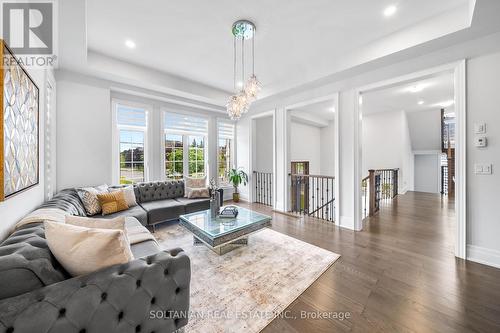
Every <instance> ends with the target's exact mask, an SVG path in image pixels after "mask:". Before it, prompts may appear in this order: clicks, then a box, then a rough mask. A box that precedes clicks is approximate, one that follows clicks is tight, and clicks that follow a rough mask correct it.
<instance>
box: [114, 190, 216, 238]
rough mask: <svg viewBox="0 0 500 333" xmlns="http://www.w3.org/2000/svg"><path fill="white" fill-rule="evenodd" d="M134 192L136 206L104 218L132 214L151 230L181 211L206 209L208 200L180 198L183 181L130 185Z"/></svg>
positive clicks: (191, 211) (183, 212) (175, 217)
mask: <svg viewBox="0 0 500 333" xmlns="http://www.w3.org/2000/svg"><path fill="white" fill-rule="evenodd" d="M118 187H123V186H113V187H112V188H118ZM134 191H135V197H136V200H137V203H138V205H137V206H135V207H132V208H131V209H128V210H125V211H121V212H118V213H115V214H111V215H107V216H105V217H106V218H113V217H116V216H121V215H126V216H133V217H135V218H137V219H138V220H139V221H140V222H141V223H142V224H143V225H145V226H148V227H150V228H151V229H152V231H153V232H154V230H155V226H156V225H157V224H159V223H163V222H166V221H171V220H176V219H178V218H179V216H180V215H182V214H188V213H193V212H197V211H201V210H206V209H209V208H210V199H208V198H201V199H188V198H184V181H183V180H171V181H163V182H147V183H138V184H135V185H134ZM223 197H224V194H223V191H222V189H220V190H219V198H220V200H221V202H222V198H223Z"/></svg>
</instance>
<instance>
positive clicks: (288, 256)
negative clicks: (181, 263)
mask: <svg viewBox="0 0 500 333" xmlns="http://www.w3.org/2000/svg"><path fill="white" fill-rule="evenodd" d="M154 235H155V237H156V238H157V239H158V241H159V242H160V244H161V246H162V248H164V249H169V248H174V247H181V248H183V249H184V251H185V252H186V253H187V254H188V255H189V257H190V259H191V306H190V319H189V324H188V326H187V327H186V332H188V333H192V332H200V333H211V332H214V333H215V332H259V331H261V330H262V329H263V328H264V327H265V326H266V325H267V324H268V323H270V322H271V321H272V320H273V319H274V318H275V316H277V315H278V314H280V313H281V312H282V311H283V310H284V309H286V307H287V306H288V305H290V304H291V303H292V302H293V301H294V300H295V299H296V298H297V297H298V296H299V295H300V294H301V293H302V292H304V291H305V290H306V289H307V287H309V286H310V285H311V284H312V283H313V282H314V281H315V280H316V279H317V278H318V277H319V276H320V275H321V274H322V273H323V272H324V271H325V270H326V269H327V268H328V267H330V266H331V265H332V264H333V263H334V262H335V261H336V260H337V259H338V258H339V257H340V256H339V255H338V254H336V253H333V252H330V251H327V250H324V249H321V248H319V247H316V246H314V245H311V244H308V243H305V242H302V241H300V240H297V239H295V238H292V237H289V236H286V235H284V234H281V233H279V232H276V231H273V230H271V229H267V228H266V229H263V230H261V231H259V232H257V233H254V234H252V235H250V238H249V244H248V246H246V247H241V248H238V249H236V250H234V251H232V252H229V253H227V254H225V255H222V256H219V255H217V254H215V253H214V252H213V251H211V250H210V249H208V248H207V247H206V246H204V245H193V236H192V234H191V233H189V232H188V231H187V230H185V229H184V228H183V227H181V226H179V225H170V226H165V227H163V228H161V229H159V230H157V231H156V233H155V234H154Z"/></svg>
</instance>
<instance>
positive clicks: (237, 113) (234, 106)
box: [227, 20, 261, 120]
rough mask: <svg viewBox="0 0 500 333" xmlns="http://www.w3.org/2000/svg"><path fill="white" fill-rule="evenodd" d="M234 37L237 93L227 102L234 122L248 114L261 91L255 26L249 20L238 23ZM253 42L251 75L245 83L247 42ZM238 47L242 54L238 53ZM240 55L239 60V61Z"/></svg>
mask: <svg viewBox="0 0 500 333" xmlns="http://www.w3.org/2000/svg"><path fill="white" fill-rule="evenodd" d="M232 33H233V37H234V48H233V50H234V54H233V60H234V63H233V78H234V82H233V84H234V90H235V91H236V93H235V94H234V95H232V96H231V97H229V101H228V102H227V113H228V115H229V117H231V119H233V120H237V119H240V117H241V116H242V115H243V114H245V113H247V112H248V109H249V107H250V104H251V103H252V102H253V101H255V100H256V99H257V94H258V93H259V91H260V89H261V84H260V82H259V80H257V76H255V38H254V37H255V25H254V24H253V23H252V22H250V21H247V20H240V21H236V22H234V24H233V29H232ZM246 40H251V41H252V44H251V51H252V58H251V60H252V62H251V66H252V67H251V68H252V69H251V75H250V77H249V78H248V80H246V82H245V69H246V68H248V66H249V65H248V64H246V62H245V60H246V59H248V57H246V58H245V51H246V50H245V41H246ZM238 45H239V48H240V51H241V52H237V49H238ZM238 55H239V58H240V59H238ZM238 74H240V75H241V81H240V82H238V81H237V77H239V76H238Z"/></svg>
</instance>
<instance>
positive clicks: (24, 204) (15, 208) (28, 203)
mask: <svg viewBox="0 0 500 333" xmlns="http://www.w3.org/2000/svg"><path fill="white" fill-rule="evenodd" d="M28 73H29V74H30V76H31V77H32V78H33V80H34V81H35V83H36V85H37V86H38V88H39V90H40V99H39V103H40V104H39V107H40V108H39V112H40V113H39V116H40V119H39V133H40V136H39V142H38V144H39V148H40V158H39V183H38V185H36V186H34V187H32V188H30V189H28V190H26V191H24V192H21V193H19V194H16V195H14V196H12V197H10V198H8V199H7V200H5V201H3V202H0V216H1V217H2V221H1V223H0V240H3V239H5V238H6V237H7V236H8V235H9V234H10V233H11V232H12V231H13V227H14V225H15V224H16V223H17V222H18V221H19V220H20V219H21V218H23V217H24V216H25V215H26V214H28V213H29V212H31V211H32V210H34V209H35V208H36V207H37V206H38V205H40V204H41V203H42V202H43V201H44V198H45V156H44V152H45V140H44V133H45V112H46V109H45V104H46V103H45V89H46V88H45V82H46V75H47V73H46V71H45V70H35V69H28Z"/></svg>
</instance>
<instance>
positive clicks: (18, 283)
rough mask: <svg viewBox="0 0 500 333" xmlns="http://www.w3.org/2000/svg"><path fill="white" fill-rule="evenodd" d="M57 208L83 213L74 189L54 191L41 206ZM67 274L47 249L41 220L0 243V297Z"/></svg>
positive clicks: (60, 278)
mask: <svg viewBox="0 0 500 333" xmlns="http://www.w3.org/2000/svg"><path fill="white" fill-rule="evenodd" d="M42 207H43V208H59V209H62V210H64V211H66V212H68V213H70V214H71V215H79V216H85V208H84V207H83V204H82V202H81V200H80V198H79V197H78V194H77V193H76V191H75V190H74V189H66V190H62V191H61V192H59V193H57V194H56V195H55V196H54V197H53V198H52V199H50V200H49V201H47V202H45V203H43V204H42V205H41V206H40V208H42ZM68 277H69V275H68V273H67V272H66V271H65V270H64V268H62V266H61V265H60V264H59V263H58V262H57V260H56V259H55V257H54V256H53V255H52V253H51V252H50V249H49V246H48V245H47V241H46V240H45V230H44V228H43V224H42V223H33V224H27V225H25V226H22V227H20V228H19V229H17V230H16V231H14V232H13V233H12V234H11V235H10V236H9V237H8V238H7V239H5V240H4V241H3V242H2V243H1V244H0V299H3V298H7V297H11V296H15V295H19V294H23V293H25V292H28V291H31V290H34V289H37V288H41V287H44V286H47V285H50V284H53V283H56V282H59V281H63V280H65V279H67V278H68Z"/></svg>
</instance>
